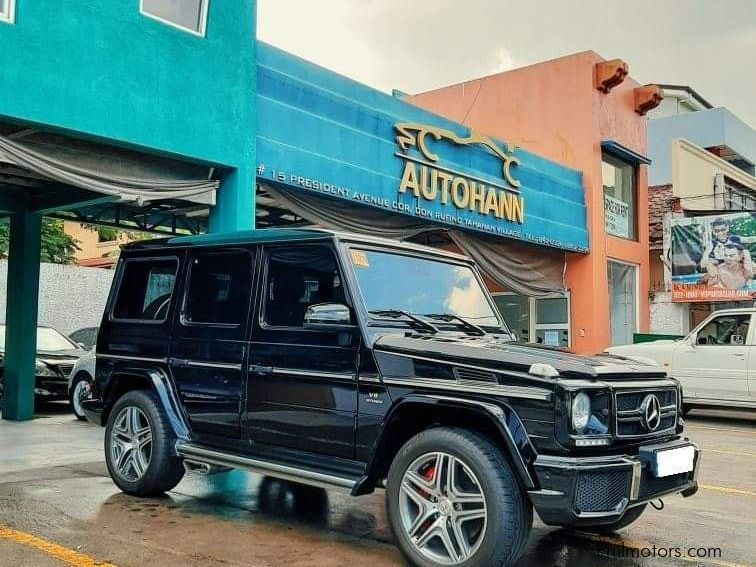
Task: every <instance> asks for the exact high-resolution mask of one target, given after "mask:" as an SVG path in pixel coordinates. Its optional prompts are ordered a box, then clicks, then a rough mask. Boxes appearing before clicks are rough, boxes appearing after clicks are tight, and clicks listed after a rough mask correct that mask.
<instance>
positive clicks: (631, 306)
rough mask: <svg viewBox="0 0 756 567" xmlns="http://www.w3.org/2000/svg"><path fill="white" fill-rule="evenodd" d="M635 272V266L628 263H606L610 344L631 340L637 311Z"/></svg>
mask: <svg viewBox="0 0 756 567" xmlns="http://www.w3.org/2000/svg"><path fill="white" fill-rule="evenodd" d="M637 272H638V269H637V267H636V266H632V265H630V264H622V263H620V262H612V261H610V262H609V263H608V264H607V275H608V279H609V321H610V327H611V340H612V345H625V344H632V342H633V333H635V332H636V330H637V313H638V285H637V282H638V275H637Z"/></svg>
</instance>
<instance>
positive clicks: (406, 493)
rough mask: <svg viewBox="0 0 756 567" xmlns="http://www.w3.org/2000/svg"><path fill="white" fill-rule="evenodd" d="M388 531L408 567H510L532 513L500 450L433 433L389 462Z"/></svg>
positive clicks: (477, 437) (462, 436) (439, 430)
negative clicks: (389, 528) (413, 566)
mask: <svg viewBox="0 0 756 567" xmlns="http://www.w3.org/2000/svg"><path fill="white" fill-rule="evenodd" d="M386 507H387V512H388V519H389V525H390V526H391V532H392V533H393V534H394V538H395V540H396V542H397V544H398V545H399V549H400V550H401V551H402V554H403V555H404V556H405V557H406V558H407V559H408V560H409V562H410V563H411V564H412V565H416V566H418V567H435V566H436V565H453V566H455V567H478V566H480V565H491V566H496V567H502V566H510V565H512V564H513V563H514V562H515V561H517V558H518V557H519V556H520V555H521V554H522V551H523V549H524V547H525V544H526V542H527V538H528V534H529V533H530V528H531V525H532V522H533V509H532V507H531V505H530V502H529V501H528V499H527V496H526V495H525V492H524V491H523V490H522V488H521V486H520V484H519V482H518V481H517V478H516V477H515V475H514V474H513V472H512V469H511V467H510V465H509V462H508V459H507V458H506V457H505V455H504V453H503V452H502V450H501V449H500V448H499V447H498V446H496V445H494V444H493V443H492V442H491V440H489V439H487V438H486V437H484V436H483V435H481V434H480V433H478V432H476V431H471V430H468V429H463V428H457V427H435V428H431V429H427V430H425V431H423V432H421V433H418V434H417V435H415V436H414V437H413V438H411V439H410V440H409V441H407V442H406V443H405V444H404V446H402V448H401V449H400V450H399V452H398V453H397V454H396V455H395V456H394V459H393V462H392V463H391V466H390V468H389V471H388V478H387V482H386Z"/></svg>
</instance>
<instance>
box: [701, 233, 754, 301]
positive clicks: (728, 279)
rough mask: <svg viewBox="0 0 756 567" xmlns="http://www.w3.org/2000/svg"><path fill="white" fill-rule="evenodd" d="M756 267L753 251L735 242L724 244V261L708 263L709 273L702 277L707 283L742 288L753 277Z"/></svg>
mask: <svg viewBox="0 0 756 567" xmlns="http://www.w3.org/2000/svg"><path fill="white" fill-rule="evenodd" d="M753 274H754V269H753V260H752V258H751V253H750V252H749V251H748V250H746V249H745V248H743V247H742V246H741V245H740V244H736V243H734V242H730V243H727V244H725V245H724V246H723V257H722V261H721V262H720V263H718V264H715V263H714V262H708V263H707V275H706V276H704V278H702V280H703V281H702V282H701V283H703V284H705V285H709V286H713V287H724V288H727V289H742V288H744V287H748V285H749V284H750V283H751V280H752V279H753Z"/></svg>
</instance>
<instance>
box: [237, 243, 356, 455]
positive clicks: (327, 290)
mask: <svg viewBox="0 0 756 567" xmlns="http://www.w3.org/2000/svg"><path fill="white" fill-rule="evenodd" d="M261 264H262V278H261V281H260V285H259V286H258V288H259V293H258V300H257V302H256V311H255V315H254V317H253V319H254V322H253V330H252V336H251V342H250V355H249V374H248V378H247V427H248V433H249V435H250V438H251V440H252V442H253V443H254V444H255V445H256V446H258V447H261V446H264V445H273V446H276V447H287V448H290V449H295V450H301V451H307V452H312V453H319V454H322V455H330V456H335V457H342V458H346V459H353V458H354V435H355V425H356V416H357V381H356V367H357V343H358V336H357V334H356V333H344V332H337V331H322V330H312V329H306V328H305V327H304V315H305V311H306V310H307V307H309V306H310V305H314V304H319V303H340V304H344V303H346V302H347V298H346V295H345V292H344V286H343V282H344V280H343V277H342V275H341V274H342V273H341V270H340V268H339V266H338V262H337V258H336V254H335V251H334V250H333V248H332V247H331V246H330V245H320V244H292V245H277V246H268V247H266V248H265V249H264V251H263V253H262V262H261Z"/></svg>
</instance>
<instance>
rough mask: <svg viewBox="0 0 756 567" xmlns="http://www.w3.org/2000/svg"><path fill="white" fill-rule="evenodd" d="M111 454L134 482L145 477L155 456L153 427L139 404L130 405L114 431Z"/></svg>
mask: <svg viewBox="0 0 756 567" xmlns="http://www.w3.org/2000/svg"><path fill="white" fill-rule="evenodd" d="M110 457H111V462H112V463H113V465H114V467H115V469H116V471H118V474H119V475H120V476H121V477H123V478H124V479H126V480H128V481H131V482H134V481H137V480H139V479H140V478H142V476H144V473H145V472H146V471H147V467H149V466H150V459H151V458H152V427H151V426H150V421H149V420H148V419H147V416H146V415H145V414H144V412H142V410H140V409H139V408H138V407H136V406H126V407H125V408H123V409H122V410H121V411H120V412H118V415H117V416H116V418H115V420H114V422H113V427H112V429H111V430H110Z"/></svg>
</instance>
